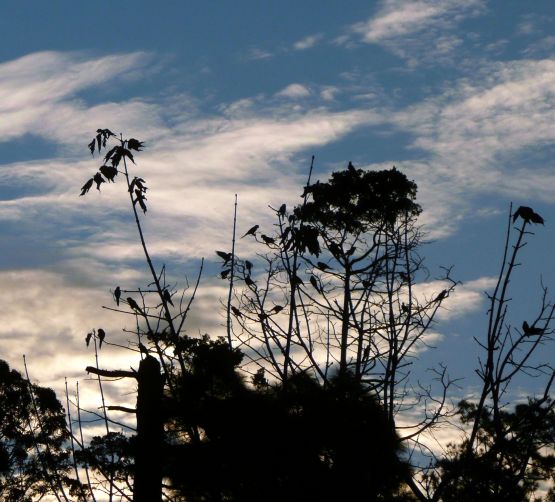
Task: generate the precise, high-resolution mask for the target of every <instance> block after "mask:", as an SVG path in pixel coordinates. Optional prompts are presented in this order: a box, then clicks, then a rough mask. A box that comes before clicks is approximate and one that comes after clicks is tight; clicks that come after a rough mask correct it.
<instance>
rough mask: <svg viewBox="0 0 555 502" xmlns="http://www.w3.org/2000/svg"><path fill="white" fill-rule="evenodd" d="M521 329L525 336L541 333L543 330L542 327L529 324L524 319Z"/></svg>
mask: <svg viewBox="0 0 555 502" xmlns="http://www.w3.org/2000/svg"><path fill="white" fill-rule="evenodd" d="M522 331H524V334H525V335H526V336H535V335H541V334H542V333H543V332H544V330H543V329H542V328H536V327H535V326H534V325H532V326H530V325H529V324H528V323H527V322H526V321H524V322H523V323H522Z"/></svg>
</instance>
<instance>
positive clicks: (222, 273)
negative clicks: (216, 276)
mask: <svg viewBox="0 0 555 502" xmlns="http://www.w3.org/2000/svg"><path fill="white" fill-rule="evenodd" d="M230 272H231V269H230V268H226V269H225V270H222V271H221V272H220V277H221V278H222V279H227V276H228V275H229V273H230Z"/></svg>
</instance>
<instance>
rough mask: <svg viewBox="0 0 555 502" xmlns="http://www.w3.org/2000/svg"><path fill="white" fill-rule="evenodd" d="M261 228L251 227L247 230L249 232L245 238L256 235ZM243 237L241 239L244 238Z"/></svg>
mask: <svg viewBox="0 0 555 502" xmlns="http://www.w3.org/2000/svg"><path fill="white" fill-rule="evenodd" d="M259 228H260V225H255V226H254V227H251V228H249V229H248V230H247V232H246V233H245V235H243V237H246V236H247V235H256V231H257V230H258V229H259ZM243 237H241V239H242V238H243Z"/></svg>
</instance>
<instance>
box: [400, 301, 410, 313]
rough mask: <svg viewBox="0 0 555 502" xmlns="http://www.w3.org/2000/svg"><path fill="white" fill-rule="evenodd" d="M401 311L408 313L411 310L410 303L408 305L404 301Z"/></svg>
mask: <svg viewBox="0 0 555 502" xmlns="http://www.w3.org/2000/svg"><path fill="white" fill-rule="evenodd" d="M401 312H403V313H404V314H408V313H409V312H410V305H407V304H406V303H402V304H401Z"/></svg>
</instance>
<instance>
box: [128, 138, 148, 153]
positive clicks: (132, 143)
mask: <svg viewBox="0 0 555 502" xmlns="http://www.w3.org/2000/svg"><path fill="white" fill-rule="evenodd" d="M127 146H128V148H129V149H131V150H136V151H137V152H140V151H141V148H142V147H143V146H144V143H143V142H142V141H139V140H138V139H135V138H130V139H129V140H127Z"/></svg>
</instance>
